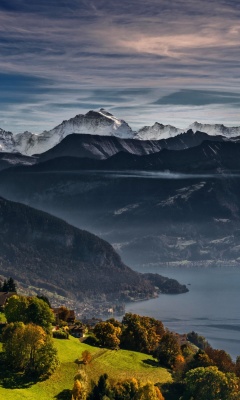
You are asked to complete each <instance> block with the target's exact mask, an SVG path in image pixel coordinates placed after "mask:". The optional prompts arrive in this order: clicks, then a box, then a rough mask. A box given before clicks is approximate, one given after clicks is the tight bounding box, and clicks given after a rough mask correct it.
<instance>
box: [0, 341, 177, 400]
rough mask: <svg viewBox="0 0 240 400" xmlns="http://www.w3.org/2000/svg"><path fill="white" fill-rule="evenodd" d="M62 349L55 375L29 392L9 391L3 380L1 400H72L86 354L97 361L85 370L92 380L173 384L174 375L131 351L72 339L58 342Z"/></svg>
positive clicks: (150, 359) (34, 386) (59, 353)
mask: <svg viewBox="0 0 240 400" xmlns="http://www.w3.org/2000/svg"><path fill="white" fill-rule="evenodd" d="M54 342H55V345H56V347H57V349H58V355H59V359H60V366H59V367H58V369H57V370H56V371H55V372H54V373H53V375H52V376H51V377H50V378H49V379H47V380H45V381H43V382H38V383H36V384H33V385H31V386H29V387H26V388H5V387H4V383H3V382H2V380H1V377H0V399H4V400H13V399H14V400H24V399H26V400H39V399H41V400H51V399H52V400H54V399H57V400H68V399H69V400H70V399H71V395H70V391H71V389H72V387H73V378H74V375H75V374H76V373H77V371H78V369H79V366H78V364H77V363H76V361H77V359H78V358H81V354H82V352H83V351H84V350H88V351H90V352H91V354H92V357H93V360H92V362H91V363H90V364H89V365H87V366H86V367H84V368H85V370H86V373H87V375H88V377H89V382H91V380H94V381H97V380H98V377H99V376H100V375H101V374H103V373H107V374H108V375H109V378H110V379H112V380H113V379H117V380H121V379H125V378H130V377H135V378H137V379H141V380H142V381H147V380H151V381H152V382H154V383H156V382H160V383H164V382H167V381H171V380H172V379H171V375H170V373H169V372H168V371H167V370H166V369H164V368H161V367H157V366H156V365H155V361H154V359H153V357H152V356H149V355H147V354H143V353H137V352H133V351H127V350H107V349H103V348H98V347H92V346H89V345H87V344H84V343H81V342H80V341H79V340H78V339H75V338H73V337H70V339H69V340H60V339H54Z"/></svg>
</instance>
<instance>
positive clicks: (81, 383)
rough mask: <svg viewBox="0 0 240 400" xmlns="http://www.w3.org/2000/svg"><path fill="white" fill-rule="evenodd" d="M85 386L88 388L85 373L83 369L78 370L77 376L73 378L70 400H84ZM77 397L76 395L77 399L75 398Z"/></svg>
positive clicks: (85, 394)
mask: <svg viewBox="0 0 240 400" xmlns="http://www.w3.org/2000/svg"><path fill="white" fill-rule="evenodd" d="M76 382H77V383H76ZM87 386H88V379H87V375H86V372H85V371H84V370H83V369H80V370H78V372H77V374H76V375H75V377H74V386H73V393H72V394H73V396H72V400H75V399H81V400H86V397H87ZM77 395H78V397H77ZM74 396H75V397H74Z"/></svg>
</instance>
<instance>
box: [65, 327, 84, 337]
mask: <svg viewBox="0 0 240 400" xmlns="http://www.w3.org/2000/svg"><path fill="white" fill-rule="evenodd" d="M68 329H69V333H70V335H72V336H74V337H75V338H82V337H84V336H85V333H86V328H85V327H83V326H79V325H69V326H68Z"/></svg>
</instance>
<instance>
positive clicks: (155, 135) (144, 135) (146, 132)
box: [134, 122, 184, 140]
mask: <svg viewBox="0 0 240 400" xmlns="http://www.w3.org/2000/svg"><path fill="white" fill-rule="evenodd" d="M183 132H184V129H180V128H175V126H172V125H162V124H159V123H158V122H155V124H154V125H153V126H144V127H143V128H141V129H139V131H138V132H137V134H136V135H135V137H134V138H135V139H140V140H160V139H169V138H170V137H174V136H177V135H179V134H180V133H183Z"/></svg>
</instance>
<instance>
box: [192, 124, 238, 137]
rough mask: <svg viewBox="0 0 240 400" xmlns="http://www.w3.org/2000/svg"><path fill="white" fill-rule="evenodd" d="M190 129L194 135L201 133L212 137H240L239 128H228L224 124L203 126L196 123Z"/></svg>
mask: <svg viewBox="0 0 240 400" xmlns="http://www.w3.org/2000/svg"><path fill="white" fill-rule="evenodd" d="M188 129H192V131H193V132H194V133H196V132H197V131H200V132H205V133H207V134H208V135H211V136H217V135H222V136H226V137H236V136H239V135H240V127H239V126H232V127H228V126H225V125H223V124H201V123H199V122H197V121H195V122H194V123H193V124H191V125H189V127H188Z"/></svg>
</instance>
